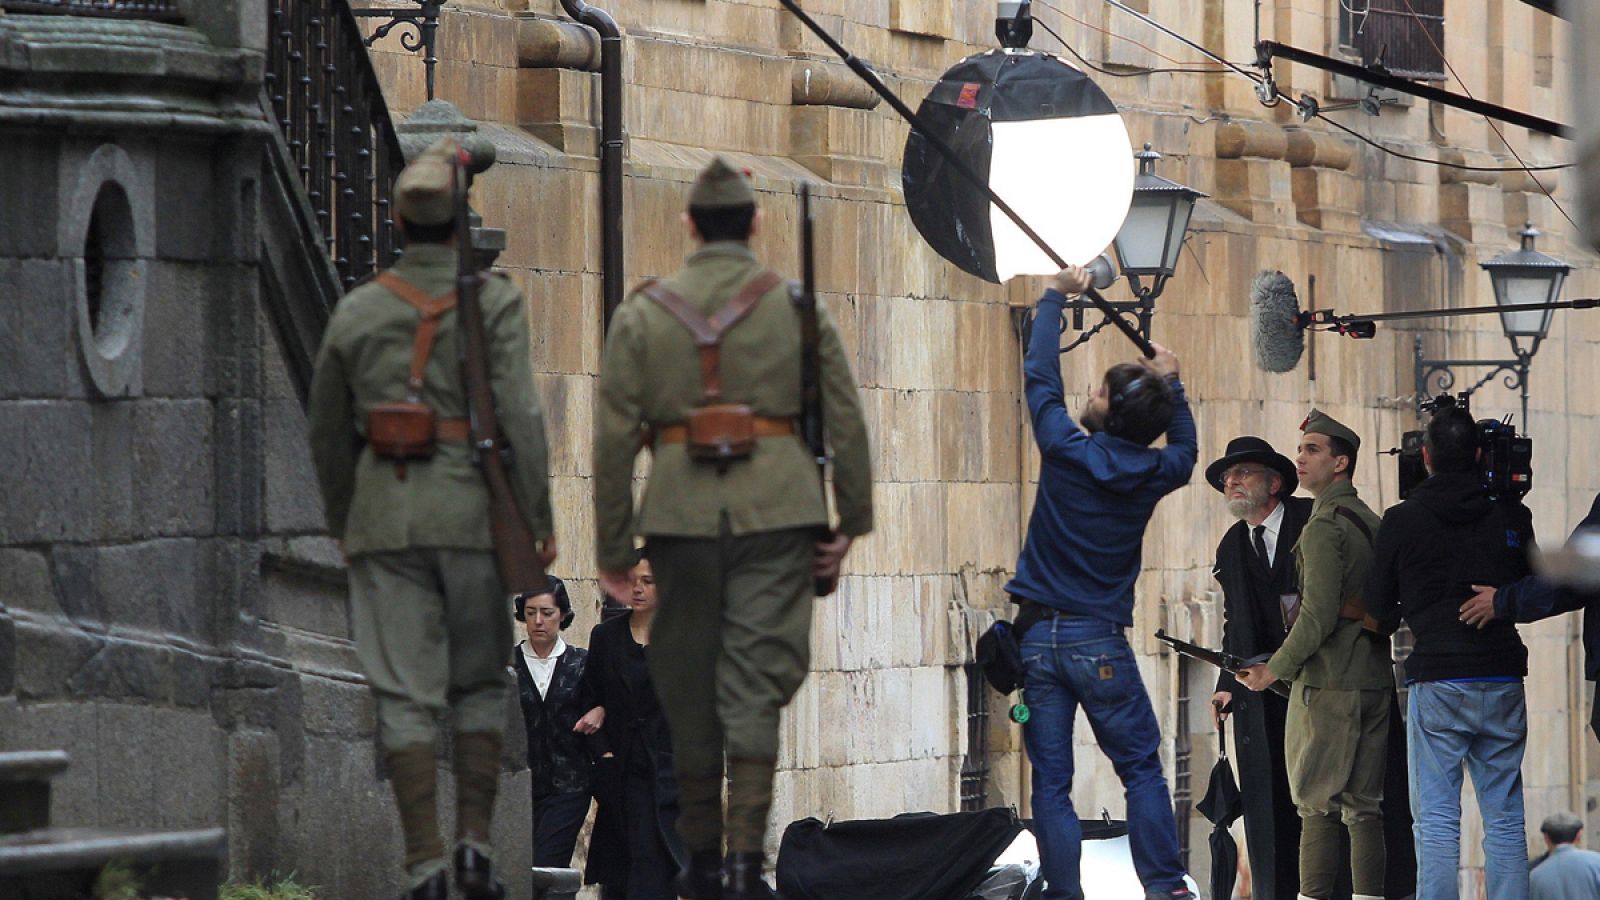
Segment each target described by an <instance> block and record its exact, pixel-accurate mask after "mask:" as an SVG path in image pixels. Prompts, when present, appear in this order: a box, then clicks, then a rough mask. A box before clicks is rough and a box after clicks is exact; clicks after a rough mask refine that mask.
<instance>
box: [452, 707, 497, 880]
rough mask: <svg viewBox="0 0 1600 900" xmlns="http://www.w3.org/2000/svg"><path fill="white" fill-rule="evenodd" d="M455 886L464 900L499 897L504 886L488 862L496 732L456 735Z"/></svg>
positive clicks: (492, 806)
mask: <svg viewBox="0 0 1600 900" xmlns="http://www.w3.org/2000/svg"><path fill="white" fill-rule="evenodd" d="M455 772H456V835H457V840H458V843H457V846H456V887H457V888H459V889H460V890H461V893H463V894H465V895H466V897H467V900H502V898H504V897H505V895H506V889H505V888H504V887H503V886H501V884H500V882H499V880H497V879H496V878H495V877H494V865H493V863H491V862H490V861H489V853H488V850H487V848H488V846H489V820H490V818H491V817H492V816H493V814H494V798H495V792H496V790H497V789H498V788H499V786H500V735H498V734H495V733H493V732H488V731H468V732H462V733H460V734H457V735H456V741H455Z"/></svg>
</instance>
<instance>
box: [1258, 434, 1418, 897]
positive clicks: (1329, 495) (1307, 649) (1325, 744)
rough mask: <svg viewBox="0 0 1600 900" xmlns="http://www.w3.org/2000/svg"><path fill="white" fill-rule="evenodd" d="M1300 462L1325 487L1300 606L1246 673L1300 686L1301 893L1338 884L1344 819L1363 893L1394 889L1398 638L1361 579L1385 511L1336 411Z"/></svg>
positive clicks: (1304, 549) (1307, 537) (1294, 785)
mask: <svg viewBox="0 0 1600 900" xmlns="http://www.w3.org/2000/svg"><path fill="white" fill-rule="evenodd" d="M1301 430H1302V431H1303V432H1304V435H1303V436H1302V437H1301V439H1300V450H1299V455H1298V456H1297V457H1296V459H1295V469H1296V472H1297V474H1298V475H1299V476H1300V486H1301V487H1303V488H1305V489H1306V490H1307V491H1308V492H1309V493H1311V494H1312V495H1313V496H1314V497H1315V498H1316V501H1315V503H1313V504H1312V507H1311V517H1310V518H1309V519H1308V520H1307V521H1306V524H1305V528H1304V529H1303V530H1302V531H1301V532H1300V540H1299V541H1297V542H1296V543H1295V546H1294V557H1295V563H1296V564H1297V565H1298V566H1299V569H1300V596H1299V599H1298V606H1297V607H1296V606H1295V604H1294V601H1293V600H1291V601H1290V607H1289V608H1288V609H1286V613H1287V614H1288V616H1289V617H1290V618H1291V619H1292V621H1293V623H1294V624H1293V626H1292V627H1291V628H1290V629H1289V634H1288V636H1287V637H1286V638H1284V641H1283V645H1282V646H1281V647H1279V648H1278V651H1277V652H1276V653H1274V654H1273V655H1272V658H1271V659H1269V660H1268V661H1267V662H1266V664H1265V665H1257V666H1252V667H1251V668H1249V669H1247V670H1245V674H1244V675H1242V676H1241V677H1240V678H1239V681H1240V682H1241V683H1243V684H1244V685H1245V686H1246V687H1248V688H1250V689H1251V690H1256V691H1260V690H1264V689H1266V688H1267V687H1269V686H1270V685H1271V684H1272V683H1273V682H1274V681H1276V680H1280V679H1281V680H1283V681H1286V682H1289V683H1290V685H1291V687H1292V690H1291V693H1290V699H1289V714H1288V718H1287V721H1286V722H1285V725H1284V755H1285V757H1286V761H1287V764H1288V770H1289V792H1290V794H1291V796H1292V797H1293V799H1294V803H1295V807H1296V808H1297V809H1298V810H1299V813H1300V822H1301V830H1300V894H1301V897H1303V898H1309V900H1328V898H1331V897H1332V896H1333V895H1334V891H1335V890H1336V887H1335V885H1336V882H1337V880H1338V875H1339V868H1340V864H1341V863H1340V834H1339V831H1340V829H1339V821H1340V818H1341V817H1342V818H1343V820H1344V825H1345V826H1346V827H1347V828H1348V829H1349V831H1350V869H1351V884H1352V887H1353V889H1354V892H1355V900H1377V898H1381V897H1382V896H1383V894H1384V866H1385V859H1386V854H1385V850H1384V832H1383V813H1382V811H1381V809H1380V804H1381V803H1382V801H1383V783H1384V769H1385V764H1386V760H1387V748H1388V736H1389V710H1390V707H1391V705H1392V704H1393V702H1394V673H1393V670H1392V668H1391V662H1390V651H1389V641H1388V640H1387V637H1386V636H1381V635H1378V634H1376V633H1374V632H1373V631H1372V630H1369V628H1368V627H1363V623H1364V621H1365V622H1366V624H1367V625H1368V626H1369V627H1370V625H1371V623H1370V620H1368V619H1367V617H1366V616H1365V610H1364V609H1363V608H1362V605H1361V591H1362V588H1363V587H1364V585H1365V584H1366V581H1367V567H1368V566H1369V565H1370V564H1371V562H1372V538H1373V536H1374V534H1376V532H1377V529H1378V522H1379V519H1378V517H1377V515H1375V514H1374V513H1373V512H1372V510H1371V509H1368V508H1367V505H1366V504H1365V503H1363V502H1362V501H1361V498H1360V497H1358V496H1357V495H1356V489H1355V486H1354V485H1353V484H1351V483H1350V478H1351V475H1352V474H1353V473H1354V472H1355V468H1356V454H1357V452H1358V451H1359V450H1360V448H1361V439H1360V438H1359V437H1358V436H1357V435H1356V433H1355V432H1354V431H1351V430H1350V429H1349V428H1347V427H1345V426H1344V425H1342V424H1340V423H1339V422H1338V421H1337V420H1335V419H1334V418H1333V417H1332V416H1329V415H1328V414H1326V413H1323V412H1320V411H1318V410H1315V409H1314V410H1312V411H1311V415H1310V416H1309V417H1307V419H1306V421H1305V422H1304V424H1302V425H1301Z"/></svg>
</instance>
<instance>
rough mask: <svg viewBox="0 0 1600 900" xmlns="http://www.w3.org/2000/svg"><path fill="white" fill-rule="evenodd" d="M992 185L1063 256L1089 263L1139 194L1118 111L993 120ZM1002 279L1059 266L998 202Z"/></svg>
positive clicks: (994, 223) (994, 224)
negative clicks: (1134, 197) (1100, 114)
mask: <svg viewBox="0 0 1600 900" xmlns="http://www.w3.org/2000/svg"><path fill="white" fill-rule="evenodd" d="M993 127H994V153H993V156H992V158H991V162H990V165H989V185H990V187H992V188H994V191H995V193H997V194H999V195H1000V199H1002V200H1004V201H1005V202H1006V203H1008V204H1010V206H1011V208H1012V209H1014V210H1016V211H1017V213H1018V214H1020V215H1021V216H1022V219H1023V221H1025V222H1027V223H1028V224H1029V225H1030V226H1032V227H1033V229H1034V230H1035V231H1037V232H1038V233H1039V235H1040V236H1041V237H1043V238H1044V240H1045V243H1047V244H1049V245H1050V246H1051V247H1052V248H1054V250H1055V251H1056V252H1057V253H1059V254H1061V257H1062V259H1065V260H1066V261H1067V262H1069V263H1071V264H1073V265H1080V266H1081V265H1084V264H1085V263H1087V262H1089V261H1090V260H1092V259H1094V258H1095V257H1096V256H1099V255H1100V253H1101V252H1102V251H1103V250H1105V249H1106V247H1108V246H1109V245H1110V244H1111V239H1112V238H1114V237H1116V236H1117V230H1118V229H1120V228H1121V227H1122V220H1123V219H1124V218H1126V217H1127V215H1128V206H1129V204H1131V203H1132V202H1133V173H1134V160H1133V151H1132V150H1131V149H1130V146H1131V145H1130V144H1129V143H1128V129H1127V127H1126V126H1124V125H1123V124H1122V117H1121V116H1119V115H1115V114H1112V115H1103V116H1080V117H1077V118H1065V119H1034V120H1031V121H1026V122H995V123H994V126H993ZM989 217H990V227H991V228H992V229H993V231H994V258H995V269H996V270H997V272H998V273H999V275H1000V280H1001V281H1006V280H1009V279H1011V278H1012V277H1014V276H1017V275H1054V274H1055V273H1056V272H1057V271H1058V270H1059V267H1058V266H1057V265H1056V264H1055V263H1053V262H1051V260H1050V257H1049V256H1047V255H1045V252H1044V251H1043V250H1040V249H1039V247H1038V245H1037V244H1035V243H1034V242H1033V241H1032V239H1030V238H1029V237H1028V236H1027V235H1025V234H1023V233H1022V229H1020V228H1018V227H1017V226H1016V225H1014V224H1012V222H1011V220H1010V219H1009V218H1007V217H1006V214H1005V213H1003V212H1001V211H1000V210H999V209H998V208H994V207H991V209H990V211H989Z"/></svg>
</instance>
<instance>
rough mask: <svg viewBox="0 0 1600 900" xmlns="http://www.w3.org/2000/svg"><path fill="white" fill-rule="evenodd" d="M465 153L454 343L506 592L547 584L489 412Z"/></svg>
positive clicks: (506, 448) (458, 166) (505, 447)
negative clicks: (458, 328) (457, 325)
mask: <svg viewBox="0 0 1600 900" xmlns="http://www.w3.org/2000/svg"><path fill="white" fill-rule="evenodd" d="M468 161H469V158H468V152H467V151H466V150H459V151H457V153H456V157H455V160H454V165H453V169H454V172H455V198H454V199H455V212H456V252H457V264H456V315H457V317H458V319H457V320H458V322H459V323H460V326H461V334H460V339H459V343H458V347H459V348H460V354H461V375H462V380H463V382H464V384H465V387H466V393H467V418H468V421H469V424H470V426H471V429H470V430H471V433H472V462H473V464H474V465H476V466H477V467H478V471H480V472H482V473H483V481H484V484H485V485H486V486H487V487H488V489H489V534H490V537H491V539H492V540H493V542H494V555H495V562H496V564H497V566H498V568H499V570H500V581H501V583H502V584H503V585H504V587H505V590H506V592H507V593H508V594H520V593H525V592H529V591H534V592H543V591H545V590H547V589H548V585H549V579H548V578H547V577H546V576H545V571H544V559H543V557H542V556H541V555H540V551H539V541H538V538H536V537H535V536H534V533H533V529H532V528H530V527H528V520H527V518H526V517H524V516H523V514H522V509H521V508H520V507H519V506H518V505H517V498H516V495H514V494H513V493H512V492H511V479H510V477H509V476H508V475H507V474H506V471H507V468H508V467H509V464H510V456H511V446H510V445H509V444H507V443H506V440H505V437H504V435H502V434H501V433H500V419H499V416H498V415H497V414H496V412H495V404H494V391H493V388H492V386H491V383H490V381H489V354H488V343H489V342H488V336H487V335H486V334H485V333H484V325H483V306H482V305H481V304H480V303H479V302H478V289H479V287H481V286H482V284H483V276H482V275H481V274H480V273H479V271H478V266H477V261H476V260H475V259H474V258H473V252H472V225H471V222H470V221H469V220H468V216H469V215H470V210H469V208H468V205H467V192H468V190H469V189H470V188H471V186H472V174H471V171H470V170H469V169H468V168H467V162H468Z"/></svg>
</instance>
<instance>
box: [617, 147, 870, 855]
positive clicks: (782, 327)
mask: <svg viewBox="0 0 1600 900" xmlns="http://www.w3.org/2000/svg"><path fill="white" fill-rule="evenodd" d="M753 203H754V193H753V192H752V191H751V190H750V187H749V184H748V181H747V180H746V179H745V177H744V176H743V175H742V174H740V173H738V172H735V171H734V170H732V169H731V168H729V167H728V166H727V165H726V164H725V163H723V162H722V161H721V160H717V161H715V162H714V163H713V164H712V166H711V167H709V168H708V169H707V170H706V172H703V173H702V174H701V176H700V179H699V180H698V181H697V182H696V185H695V188H694V190H693V192H692V193H691V197H690V205H691V207H693V208H716V207H734V206H747V205H752V204H753ZM763 271H764V270H763V267H762V266H761V264H760V263H759V262H757V260H756V258H755V256H754V255H753V254H752V253H751V251H750V249H749V247H748V246H747V245H746V244H745V243H743V242H733V241H724V242H712V243H708V244H705V245H704V246H703V247H701V248H700V249H699V251H698V252H696V253H695V254H694V255H693V256H691V257H690V258H689V261H688V264H687V265H686V266H685V267H684V268H683V269H682V270H680V271H679V272H677V273H676V274H674V275H672V276H671V277H669V278H666V279H663V281H662V282H661V283H662V284H663V285H664V286H665V287H667V288H669V289H670V290H671V291H673V292H675V293H677V294H678V295H680V296H681V297H682V298H684V300H685V301H687V303H688V304H689V305H690V306H692V307H693V308H694V309H695V310H698V311H699V312H700V313H701V314H702V315H706V316H710V315H712V314H713V313H715V312H717V311H718V310H720V309H721V308H722V307H723V305H724V304H725V303H727V302H728V301H729V300H730V298H732V297H733V296H734V295H736V294H737V293H739V292H740V290H741V289H742V288H743V287H745V286H746V285H747V284H750V283H751V282H752V281H753V280H754V279H755V278H756V277H757V276H758V275H760V274H761V273H762V272H763ZM818 312H819V314H820V315H819V318H820V337H821V364H822V373H821V382H822V385H821V386H822V397H823V409H824V417H825V424H826V430H827V435H828V439H829V443H830V445H831V447H832V452H833V475H834V480H833V484H834V497H835V500H836V505H837V509H838V515H839V531H840V532H841V533H843V534H846V535H852V536H856V535H862V534H866V533H867V532H868V531H870V530H871V528H872V496H871V495H872V481H871V471H870V459H869V450H868V445H867V434H866V424H865V422H864V420H863V418H862V414H861V405H860V399H859V397H858V396H857V389H856V383H855V379H854V378H853V376H852V375H851V373H850V367H849V363H848V362H847V360H846V358H845V351H844V346H843V344H842V343H841V342H840V339H839V334H838V331H837V329H836V328H835V327H834V324H833V322H832V320H831V319H830V318H829V317H828V316H827V314H826V310H821V309H819V310H818ZM720 368H721V382H722V386H723V394H724V399H725V401H726V402H729V403H743V404H748V405H749V406H750V407H751V408H752V409H753V411H754V412H755V414H756V415H757V416H760V417H765V418H769V419H793V418H794V417H796V416H798V415H799V413H800V325H799V317H798V315H797V314H796V311H795V309H794V306H793V303H792V301H791V298H790V295H789V292H788V289H787V287H786V285H784V284H783V283H781V282H779V283H778V284H777V285H775V286H774V287H772V288H771V289H769V290H768V291H766V293H765V294H763V295H762V296H761V298H760V299H759V300H758V301H756V304H755V306H754V308H753V310H752V311H751V312H750V314H749V315H748V317H746V318H745V319H744V320H743V321H741V322H739V323H738V324H737V325H735V326H734V327H733V328H732V329H731V330H729V331H727V332H726V334H725V336H724V338H723V341H722V346H721V366H720ZM702 392H703V383H702V380H701V368H700V360H699V358H698V356H697V351H696V346H695V343H694V339H693V337H692V335H691V333H690V331H689V330H688V328H686V327H685V326H684V325H683V324H682V323H681V322H680V321H679V320H678V319H676V318H674V317H673V316H672V315H671V314H670V313H669V312H667V310H666V309H665V308H663V307H662V306H661V305H659V304H658V303H657V302H655V301H654V300H652V299H650V298H649V297H647V296H645V295H644V294H642V293H634V294H633V295H631V296H630V297H629V298H628V299H627V300H626V301H625V302H624V303H623V304H622V305H621V306H620V307H618V309H617V311H616V314H615V317H614V318H613V320H612V323H611V327H610V332H609V334H608V336H607V340H606V351H605V360H604V364H603V367H602V371H601V377H600V388H599V408H598V410H597V413H596V421H595V476H594V478H595V509H596V528H597V531H598V553H599V566H600V569H601V571H603V572H613V573H615V572H625V571H627V570H628V569H629V568H630V567H631V566H632V564H633V558H634V557H633V546H634V545H633V541H634V537H635V536H636V535H643V536H645V537H646V538H647V546H648V553H649V556H650V561H651V566H652V569H653V571H654V573H655V577H656V582H657V585H658V589H659V591H660V597H661V600H660V607H659V609H658V611H657V613H656V618H655V622H654V625H653V627H652V631H651V646H650V668H651V673H652V676H653V678H654V680H655V683H656V684H657V685H659V686H661V688H662V690H661V702H662V707H663V709H664V711H665V712H666V715H667V721H668V724H669V725H670V726H671V729H672V733H673V748H674V756H675V759H674V765H675V766H676V768H677V771H678V776H679V782H680V787H681V791H682V801H681V807H682V816H681V818H680V825H679V830H680V831H681V833H682V835H683V838H684V842H685V845H686V846H687V847H688V849H689V850H690V851H691V852H693V853H699V854H704V853H707V852H711V851H715V850H717V849H718V848H719V846H720V843H721V840H722V827H721V826H722V815H721V812H722V810H721V797H722V774H723V763H724V752H726V758H727V761H728V776H729V781H730V787H729V800H728V815H727V818H728V829H727V837H728V849H729V851H730V853H755V852H759V851H760V850H761V849H762V844H763V841H764V836H765V831H766V818H767V813H768V809H769V807H770V805H771V785H772V777H773V769H774V766H775V764H776V759H777V755H778V725H779V715H780V711H781V709H782V707H783V706H785V705H786V704H787V703H788V702H789V700H790V698H791V697H792V696H793V695H794V693H795V691H796V690H798V689H799V687H800V684H801V683H802V682H803V681H804V680H805V676H806V673H807V671H808V669H809V664H810V630H811V609H812V600H813V579H812V561H813V555H814V544H815V541H816V540H817V537H818V534H819V531H820V529H822V528H824V527H825V526H826V525H827V523H828V509H827V506H826V503H825V500H824V496H823V493H822V490H821V487H820V485H819V484H818V480H817V471H816V464H815V461H814V459H813V457H812V456H811V454H810V453H809V452H808V451H807V449H806V447H805V445H804V444H803V443H802V441H801V440H800V439H799V438H798V437H796V436H794V435H775V436H765V437H759V438H758V439H757V445H756V448H755V450H754V453H753V454H752V455H751V456H750V457H749V458H748V459H744V460H740V461H736V462H732V463H731V464H728V465H726V466H718V465H714V464H710V463H706V462H699V461H695V460H693V459H691V458H690V456H689V453H688V451H687V449H686V446H685V444H683V443H681V442H676V443H671V442H666V441H658V442H657V443H656V445H655V447H654V461H653V465H652V468H651V472H650V478H649V482H648V484H647V485H646V487H645V491H644V497H643V501H642V502H641V503H640V505H639V507H638V509H637V510H636V509H635V507H634V498H633V488H632V475H633V466H634V457H635V455H636V454H637V452H638V450H639V448H640V441H641V433H642V432H641V429H642V428H644V427H648V428H650V429H652V430H653V431H654V432H656V433H660V431H661V430H662V429H663V428H665V427H667V426H672V425H676V424H679V423H682V422H684V421H685V419H686V417H687V416H688V414H689V411H690V410H691V408H693V407H694V406H696V405H697V404H699V403H700V402H701V399H702Z"/></svg>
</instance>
